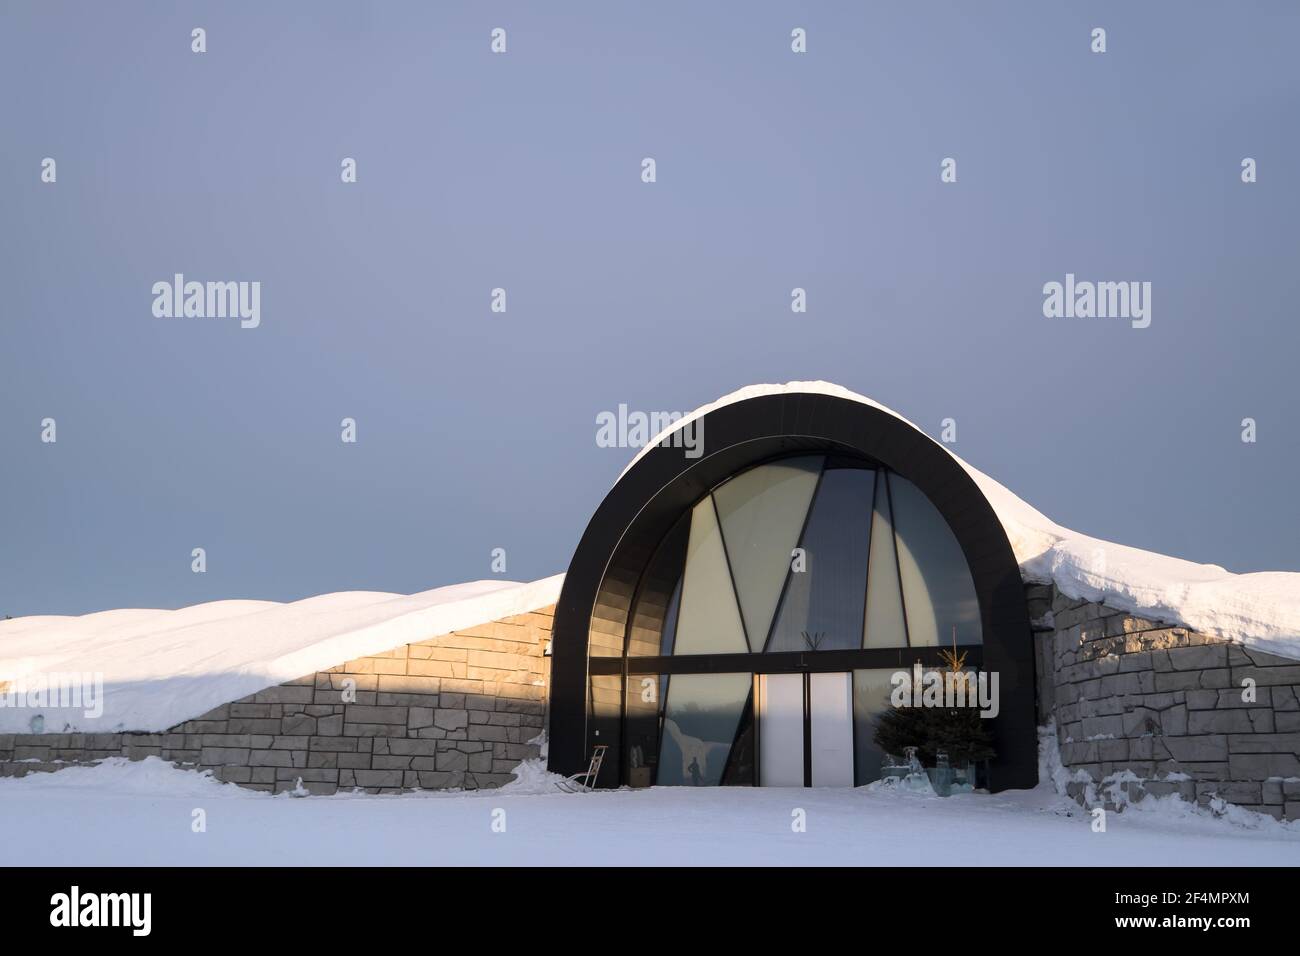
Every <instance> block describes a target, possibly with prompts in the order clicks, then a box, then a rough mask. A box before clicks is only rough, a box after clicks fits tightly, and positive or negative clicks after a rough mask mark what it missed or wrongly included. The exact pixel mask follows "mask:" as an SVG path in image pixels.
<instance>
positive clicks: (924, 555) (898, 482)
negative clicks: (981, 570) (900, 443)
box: [889, 475, 981, 647]
mask: <svg viewBox="0 0 1300 956" xmlns="http://www.w3.org/2000/svg"><path fill="white" fill-rule="evenodd" d="M889 488H890V491H891V492H892V494H893V501H894V531H895V532H896V534H897V537H898V565H899V571H900V573H901V575H902V579H903V601H904V603H905V605H906V607H907V630H908V633H909V634H910V635H911V638H912V646H913V647H934V646H936V645H949V644H951V643H952V639H953V627H954V626H955V627H956V628H957V643H958V644H979V643H981V629H980V617H979V601H978V599H977V598H976V597H975V584H974V582H973V581H972V580H971V576H970V568H969V567H968V566H967V564H966V556H965V555H964V554H962V550H961V545H959V544H958V543H957V538H956V536H955V535H953V533H952V529H951V528H949V527H948V522H946V521H944V520H943V515H941V514H939V509H937V508H936V507H935V506H934V505H933V504H932V503H931V502H930V499H929V498H927V497H926V496H925V495H924V494H923V493H922V491H921V489H920V488H918V487H916V485H914V484H912V483H911V482H910V481H907V480H906V479H904V478H899V477H898V476H897V475H890V476H889Z"/></svg>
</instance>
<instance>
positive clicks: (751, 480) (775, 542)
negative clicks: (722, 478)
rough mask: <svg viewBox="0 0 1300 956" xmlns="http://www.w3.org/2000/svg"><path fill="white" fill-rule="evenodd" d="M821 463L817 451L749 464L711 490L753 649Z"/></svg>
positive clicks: (759, 646)
mask: <svg viewBox="0 0 1300 956" xmlns="http://www.w3.org/2000/svg"><path fill="white" fill-rule="evenodd" d="M821 467H822V458H821V457H820V456H810V457H806V458H787V459H785V460H783V461H775V462H772V463H770V464H767V465H759V466H758V467H757V468H751V469H750V470H749V471H746V472H743V473H741V474H739V475H737V476H736V477H735V478H732V479H731V480H730V481H728V482H727V483H726V484H724V485H722V486H721V487H719V488H718V489H717V490H716V491H715V492H714V493H713V497H714V500H716V501H717V503H718V517H719V520H720V521H721V523H722V537H723V540H724V541H725V542H726V546H727V558H728V559H729V560H730V562H731V573H732V576H733V577H734V578H735V581H736V593H737V595H738V596H739V598H740V608H741V613H742V614H743V616H744V621H745V633H746V634H747V635H748V638H749V646H750V649H751V650H752V651H753V652H755V653H758V652H760V651H762V650H763V645H764V644H765V643H766V641H767V632H768V628H769V627H770V626H771V623H772V614H773V612H774V611H775V610H776V605H777V602H778V601H780V599H781V588H782V585H783V584H784V583H785V576H786V572H787V571H788V570H789V569H790V560H791V555H792V552H793V551H794V549H795V547H796V546H797V545H798V543H799V532H800V531H801V530H802V529H803V525H804V518H805V516H806V515H807V514H808V505H809V502H811V501H812V496H813V491H814V490H815V489H816V487H817V477H818V475H819V473H820V472H821Z"/></svg>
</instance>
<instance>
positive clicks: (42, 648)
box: [0, 575, 563, 733]
mask: <svg viewBox="0 0 1300 956" xmlns="http://www.w3.org/2000/svg"><path fill="white" fill-rule="evenodd" d="M562 582H563V575H556V576H554V577H550V578H544V579H543V580H541V581H534V582H533V583H531V584H516V583H513V582H508V581H473V582H471V583H469V584H458V585H454V586H452V587H444V588H437V589H435V590H432V591H424V592H422V593H420V594H410V595H401V594H386V593H383V592H377V591H345V592H341V593H338V594H325V595H321V596H319V597H313V598H307V599H306V600H302V601H294V602H292V603H289V604H279V603H276V602H274V601H215V602H212V603H210V604H199V605H196V606H194V607H187V608H181V609H180V610H178V611H157V610H123V611H103V612H101V613H98V614H86V615H82V616H81V617H43V616H42V617H36V616H33V617H20V618H15V619H13V620H11V621H0V698H3V696H4V690H5V688H4V684H5V682H8V683H9V684H10V691H11V694H12V692H13V691H14V690H15V689H21V688H27V689H29V690H30V688H31V687H33V686H35V685H36V682H38V681H39V680H40V679H42V678H43V677H44V678H45V679H48V678H49V675H51V674H73V673H76V674H102V675H103V690H104V693H103V695H102V700H101V701H100V703H101V704H102V707H103V713H102V715H100V716H98V717H93V716H87V714H86V708H85V707H81V708H59V709H57V710H54V709H44V710H43V711H41V712H42V713H43V714H44V720H43V728H42V729H43V730H44V731H45V732H46V733H64V732H72V731H85V732H92V733H108V732H112V731H115V730H166V729H167V728H169V727H173V726H175V725H176V724H178V723H181V722H182V721H185V720H189V719H191V718H194V717H197V716H198V715H199V714H202V713H205V712H206V711H209V710H211V709H212V708H213V707H217V706H219V705H221V704H224V703H227V702H229V701H232V700H238V699H239V698H241V697H245V696H247V695H248V694H252V693H256V692H257V691H259V690H262V689H264V688H266V687H270V686H272V685H274V684H279V683H282V682H284V681H287V680H293V679H295V678H298V677H302V676H304V675H306V674H310V673H312V672H314V671H318V670H326V669H328V668H331V667H337V666H338V665H339V664H342V663H343V662H344V661H349V660H353V659H355V658H358V657H364V656H365V655H367V654H375V653H379V652H381V651H387V650H391V649H392V648H394V647H398V646H400V645H402V644H408V643H411V642H413V641H423V640H428V639H429V638H432V637H437V636H438V635H440V634H446V633H448V632H450V631H455V630H458V629H463V628H467V627H472V626H474V625H476V624H482V623H485V622H487V621H494V620H498V619H500V618H503V617H510V616H512V615H515V614H523V613H525V612H527V611H533V610H536V609H537V608H541V607H546V606H547V605H550V604H554V603H555V602H556V600H557V599H558V598H559V594H560V585H561V583H562ZM0 703H4V701H3V699H0ZM36 713H38V711H37V710H34V709H33V708H31V707H13V706H0V733H30V732H32V731H33V730H34V729H35V728H33V727H32V726H31V720H32V718H33V717H34V716H35V715H36Z"/></svg>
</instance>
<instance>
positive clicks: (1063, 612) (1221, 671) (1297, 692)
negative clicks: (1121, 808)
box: [1027, 585, 1300, 820]
mask: <svg viewBox="0 0 1300 956" xmlns="http://www.w3.org/2000/svg"><path fill="white" fill-rule="evenodd" d="M1027 597H1028V599H1029V606H1030V618H1031V619H1032V620H1033V621H1034V629H1035V632H1036V633H1035V640H1036V642H1037V646H1036V651H1037V661H1038V705H1039V719H1040V721H1042V722H1045V721H1046V719H1047V718H1049V717H1055V718H1056V732H1057V739H1058V742H1059V743H1060V749H1061V762H1062V763H1063V764H1064V765H1065V767H1066V768H1067V769H1068V770H1071V771H1079V770H1082V771H1085V772H1086V773H1087V775H1088V777H1089V779H1090V780H1091V781H1092V783H1091V784H1089V783H1087V782H1084V781H1079V782H1076V783H1071V784H1070V790H1071V795H1072V796H1074V797H1075V798H1076V799H1079V800H1080V801H1081V802H1084V801H1086V800H1087V799H1090V798H1091V799H1098V800H1099V802H1100V801H1105V802H1108V803H1110V805H1111V806H1112V807H1114V805H1115V804H1114V801H1113V799H1109V798H1108V797H1107V795H1106V791H1107V787H1106V784H1108V783H1109V784H1111V785H1112V786H1117V787H1119V788H1121V790H1122V792H1123V793H1124V794H1126V795H1127V797H1128V798H1130V799H1134V798H1139V797H1141V796H1142V795H1144V794H1156V795H1163V794H1168V793H1177V794H1180V795H1181V796H1183V797H1185V798H1186V799H1188V800H1192V801H1195V802H1197V803H1200V804H1202V805H1209V804H1211V803H1212V802H1214V801H1216V800H1222V801H1225V802H1227V803H1233V804H1237V805H1239V806H1242V807H1245V808H1247V809H1250V810H1255V811H1258V812H1260V813H1266V814H1268V815H1270V816H1273V817H1276V818H1278V819H1287V820H1300V660H1292V659H1289V658H1284V657H1277V656H1275V655H1272V654H1265V653H1263V652H1260V651H1257V650H1252V649H1250V648H1246V647H1242V646H1241V645H1239V644H1234V643H1231V642H1229V641H1225V640H1223V639H1222V638H1217V637H1211V636H1209V635H1205V634H1199V633H1197V632H1195V631H1192V630H1189V629H1188V628H1185V627H1177V626H1173V625H1170V624H1166V623H1162V622H1159V621H1150V620H1146V619H1144V618H1139V617H1134V616H1132V615H1129V614H1126V613H1123V612H1120V611H1115V610H1113V609H1111V608H1108V607H1105V606H1103V605H1100V604H1095V603H1091V602H1087V601H1076V600H1071V599H1069V598H1067V597H1065V596H1064V595H1062V594H1061V593H1060V592H1059V591H1057V590H1056V589H1055V588H1054V587H1052V586H1050V585H1029V586H1028V587H1027ZM1248 681H1249V682H1253V695H1252V694H1251V693H1248V692H1247V688H1246V686H1245V683H1246V682H1248ZM1126 771H1127V772H1128V773H1126ZM1090 787H1091V790H1092V793H1091V795H1090V794H1089V789H1090ZM1098 795H1100V796H1098ZM1111 796H1112V797H1113V793H1112V794H1111Z"/></svg>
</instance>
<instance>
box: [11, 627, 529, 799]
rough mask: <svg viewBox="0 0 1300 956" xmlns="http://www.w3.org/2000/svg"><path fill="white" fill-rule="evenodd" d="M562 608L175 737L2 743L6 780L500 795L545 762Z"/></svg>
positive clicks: (263, 695)
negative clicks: (167, 777) (525, 765)
mask: <svg viewBox="0 0 1300 956" xmlns="http://www.w3.org/2000/svg"><path fill="white" fill-rule="evenodd" d="M554 611H555V609H554V606H552V607H548V608H543V609H541V610H538V611H533V612H530V613H527V614H520V615H516V616H514V617H509V618H505V619H503V620H500V621H494V622H490V623H487V624H482V625H479V626H476V627H471V628H467V629H465V630H461V631H454V632H452V633H450V634H444V635H440V636H437V637H431V638H429V639H428V640H424V641H419V642H416V643H413V644H404V645H402V646H401V647H397V648H394V649H392V650H390V651H386V652H384V653H380V654H375V655H373V656H370V657H363V658H360V659H359V660H353V661H347V662H346V663H343V664H340V665H339V666H338V667H333V668H331V669H330V670H327V671H318V672H317V673H314V674H308V675H307V676H305V677H302V678H299V679H298V680H292V681H288V682H287V683H284V684H280V685H278V686H275V687H268V688H267V689H265V690H262V691H259V692H258V693H256V694H252V695H250V696H248V697H245V698H243V699H242V700H238V701H234V702H232V703H228V704H222V705H221V706H220V707H217V708H215V709H214V710H211V711H209V712H208V713H206V714H202V715H200V716H198V717H195V718H194V719H193V720H187V721H185V722H184V723H182V724H179V725H178V726H176V727H173V728H171V729H170V730H167V731H165V732H162V733H108V734H100V733H89V734H81V733H70V734H18V735H12V734H11V735H0V776H23V775H24V774H27V773H33V772H41V771H54V770H60V769H62V768H64V767H68V766H74V765H77V764H89V763H95V762H97V761H100V760H103V759H105V758H108V757H128V758H130V759H132V760H139V759H143V758H144V757H148V756H155V757H161V758H162V759H163V760H168V761H171V762H172V763H174V764H176V765H177V766H180V767H185V768H189V769H196V770H210V771H212V773H213V775H214V776H215V777H216V778H217V779H219V780H222V781H226V782H229V783H236V784H239V785H240V786H242V787H248V788H249V789H253V790H264V791H269V792H273V793H280V792H283V791H288V790H294V789H295V788H296V787H298V786H301V787H302V788H304V789H306V790H307V791H309V792H311V793H315V794H332V793H335V792H337V791H339V790H345V791H347V790H354V789H361V790H365V791H366V792H369V793H397V792H401V791H405V790H415V789H439V790H440V789H450V788H456V787H461V788H465V789H479V788H485V787H497V786H500V785H502V784H504V783H509V782H510V781H511V780H512V779H513V777H512V775H511V772H510V771H511V770H512V769H513V768H514V767H515V766H516V765H518V764H519V762H520V761H521V760H526V759H529V758H533V757H537V756H538V752H539V746H538V744H536V743H534V742H533V741H535V740H536V739H537V738H538V737H539V736H540V735H541V733H542V731H543V727H544V722H545V714H546V692H547V686H548V684H549V678H550V674H549V663H550V659H549V658H548V657H546V656H545V648H546V645H547V644H548V642H549V640H550V636H551V625H552V618H553V616H554Z"/></svg>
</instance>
